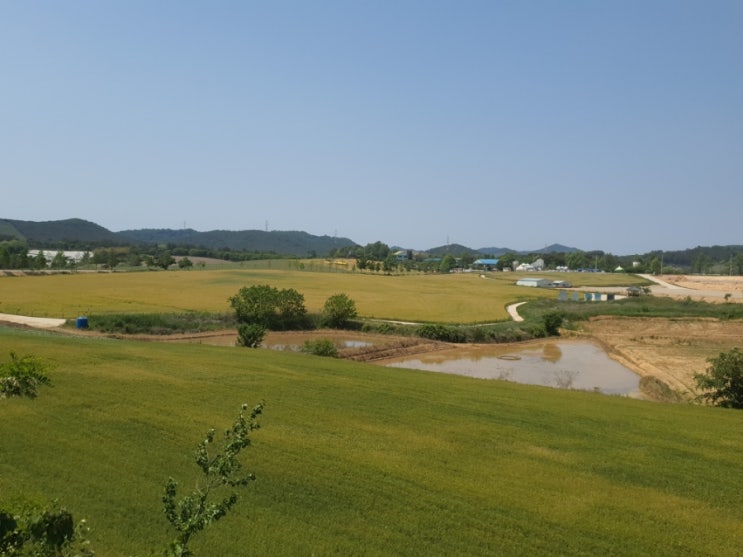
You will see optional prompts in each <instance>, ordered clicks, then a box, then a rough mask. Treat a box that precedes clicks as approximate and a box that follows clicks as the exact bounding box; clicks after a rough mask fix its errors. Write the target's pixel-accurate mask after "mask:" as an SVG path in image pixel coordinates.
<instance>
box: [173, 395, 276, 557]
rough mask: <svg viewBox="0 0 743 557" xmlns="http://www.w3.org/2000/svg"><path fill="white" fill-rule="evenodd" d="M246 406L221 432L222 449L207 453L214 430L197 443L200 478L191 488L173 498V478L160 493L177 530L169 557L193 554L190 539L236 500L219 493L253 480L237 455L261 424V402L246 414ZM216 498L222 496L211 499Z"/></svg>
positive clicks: (234, 496) (224, 512)
mask: <svg viewBox="0 0 743 557" xmlns="http://www.w3.org/2000/svg"><path fill="white" fill-rule="evenodd" d="M247 409H248V405H247V404H243V405H242V410H241V411H240V415H239V416H238V418H237V420H235V423H234V424H232V427H231V428H230V429H228V430H226V431H225V432H224V441H223V442H222V452H220V453H218V454H216V455H214V456H212V455H210V454H209V445H210V444H211V443H213V442H214V435H215V433H216V432H215V430H214V429H210V430H209V431H208V432H207V434H206V437H205V438H204V440H203V441H202V442H201V443H199V446H198V448H197V449H196V453H195V457H196V464H197V465H198V466H199V468H200V469H201V472H202V473H203V479H202V482H201V484H200V485H198V486H197V487H196V489H195V490H194V491H192V492H191V493H190V494H189V495H186V496H184V497H182V498H181V499H180V500H178V501H176V491H177V487H178V484H177V483H176V482H175V480H174V479H173V478H170V479H168V483H167V484H166V486H165V494H164V495H163V505H164V507H165V516H166V517H167V519H168V521H169V522H170V523H171V524H172V525H173V527H174V528H175V529H176V530H177V531H178V535H177V536H176V538H175V540H173V542H172V543H171V544H170V546H169V548H168V551H167V553H166V555H167V556H168V557H186V556H189V555H192V553H191V551H190V550H189V548H188V543H189V541H190V540H191V538H192V537H193V536H194V535H195V534H197V533H198V532H200V531H201V530H203V529H204V528H206V527H207V526H208V525H209V524H211V523H212V522H216V521H217V520H219V519H220V518H222V517H223V516H224V515H225V514H227V512H228V511H229V510H230V509H231V508H232V507H233V506H234V505H235V503H237V494H235V493H234V492H233V493H230V494H229V495H226V496H225V495H223V494H222V492H223V491H224V488H230V487H233V488H234V487H238V486H245V485H247V484H248V483H250V482H251V481H253V480H255V476H254V475H253V474H243V473H242V464H241V463H240V461H239V460H238V459H237V457H238V455H239V454H240V451H242V450H243V449H245V448H246V447H248V446H249V445H250V432H251V431H253V430H255V429H258V428H259V427H260V426H259V425H258V422H257V421H256V418H257V416H258V415H259V414H261V413H262V412H263V404H259V405H257V406H256V407H254V408H253V410H252V411H251V412H250V414H248V415H247V416H246V415H245V413H246V411H247ZM215 497H217V498H219V497H222V499H221V501H214V500H213V499H214V498H215Z"/></svg>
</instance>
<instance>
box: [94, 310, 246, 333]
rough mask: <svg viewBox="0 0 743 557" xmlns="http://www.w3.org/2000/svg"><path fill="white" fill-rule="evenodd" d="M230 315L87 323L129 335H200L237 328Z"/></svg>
mask: <svg viewBox="0 0 743 557" xmlns="http://www.w3.org/2000/svg"><path fill="white" fill-rule="evenodd" d="M234 323H235V320H234V318H233V317H232V316H231V315H230V314H227V313H225V314H218V313H206V312H195V311H192V312H185V313H132V314H110V315H93V316H90V318H89V320H88V326H89V328H90V329H93V330H95V331H100V332H103V333H120V334H127V335H134V334H149V335H168V334H173V333H199V332H203V331H214V330H219V329H226V328H231V327H234Z"/></svg>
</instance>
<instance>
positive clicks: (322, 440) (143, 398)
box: [0, 273, 743, 557]
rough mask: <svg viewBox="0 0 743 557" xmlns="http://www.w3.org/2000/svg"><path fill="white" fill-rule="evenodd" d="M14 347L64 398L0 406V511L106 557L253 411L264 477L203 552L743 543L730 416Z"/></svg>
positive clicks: (181, 356) (112, 344) (97, 350)
mask: <svg viewBox="0 0 743 557" xmlns="http://www.w3.org/2000/svg"><path fill="white" fill-rule="evenodd" d="M162 274H163V275H165V273H162ZM194 274H196V273H194ZM153 276H156V274H153ZM114 277H115V275H114ZM73 278H78V277H73ZM179 278H180V277H179ZM223 278H226V277H223ZM447 278H448V277H447ZM39 280H42V281H43V280H47V279H45V278H39ZM98 280H100V279H98ZM176 280H178V279H176ZM185 280H186V279H184V282H185ZM187 280H191V279H190V278H189V279H187ZM230 280H231V279H230ZM379 280H381V279H379ZM456 280H457V279H452V280H451V282H448V284H450V285H453V284H460V283H457V282H456ZM482 282H483V283H485V282H487V281H484V280H483V281H482ZM473 284H479V282H477V281H473ZM233 286H234V285H233V284H229V288H230V289H231V288H233ZM478 288H479V287H478ZM164 303H166V304H167V303H170V302H164ZM10 350H14V351H15V352H17V353H18V354H19V355H22V354H28V353H31V354H35V355H37V356H39V357H41V358H43V359H45V360H46V361H47V362H49V363H51V364H52V365H53V369H52V371H50V372H49V375H50V377H51V378H52V381H53V383H54V385H53V387H51V388H42V390H41V392H40V395H39V398H38V399H36V400H25V399H24V400H21V399H10V400H4V401H0V415H1V416H2V419H1V420H0V439H1V440H2V445H1V449H0V501H6V500H13V499H14V498H17V497H20V496H21V495H23V496H25V497H27V498H34V499H37V500H40V501H49V500H51V499H58V500H59V501H60V502H62V503H63V504H65V505H66V506H67V507H68V508H69V509H70V510H71V511H73V513H74V514H75V516H76V517H77V518H82V517H86V518H87V519H88V520H89V523H90V525H91V526H92V528H93V532H92V536H91V539H92V541H93V544H94V547H95V549H96V550H97V552H98V553H97V554H98V555H102V556H108V555H111V556H126V555H139V556H140V557H144V556H146V555H148V554H149V553H150V551H151V550H157V549H160V548H162V547H163V545H164V544H165V543H166V542H167V541H169V540H170V539H171V537H172V533H171V532H170V531H169V529H168V524H167V522H166V520H165V517H164V515H163V513H162V507H161V503H160V497H161V494H162V488H163V486H164V484H165V481H166V480H167V478H168V476H173V477H175V478H176V479H178V480H180V481H181V482H182V483H183V484H185V486H186V487H188V488H189V489H190V488H191V487H192V485H193V482H194V480H195V478H196V476H195V471H196V467H195V465H193V464H192V456H191V455H192V452H193V450H194V448H195V446H196V444H197V442H198V441H199V440H200V439H201V438H202V436H203V434H204V433H205V431H206V430H207V429H208V428H210V427H212V426H215V427H217V429H218V430H219V429H220V428H223V427H226V426H228V425H229V424H231V423H232V420H233V418H234V416H235V415H236V413H237V410H238V408H239V405H240V404H241V403H243V402H248V403H249V404H251V405H252V404H254V403H256V402H258V401H259V400H265V401H266V410H265V414H264V415H263V416H262V417H261V419H260V422H261V424H262V428H261V429H260V430H258V431H256V432H255V433H254V435H253V439H254V444H253V446H252V447H251V448H250V449H249V450H248V451H247V452H246V453H245V455H244V456H245V459H244V460H245V462H246V465H247V468H248V469H249V470H252V471H254V472H255V474H256V476H257V481H256V482H254V483H253V484H252V485H251V486H250V487H249V488H248V489H247V490H246V491H245V492H244V493H243V494H242V499H241V501H240V502H239V503H238V505H237V507H236V508H235V510H234V512H233V513H232V514H231V515H230V516H228V517H227V518H225V519H224V520H223V521H221V522H219V523H217V524H215V525H214V526H213V527H211V528H210V529H209V530H207V531H206V532H205V533H203V534H201V535H200V537H197V538H196V539H195V542H196V543H195V544H194V546H193V549H194V550H195V552H196V554H197V555H204V556H206V555H208V556H218V555H219V556H221V555H225V556H227V555H229V556H235V555H241V556H242V555H245V556H250V555H271V556H282V555H291V556H294V555H368V556H376V555H380V556H382V555H384V556H387V555H426V556H428V555H447V556H450V555H653V556H663V555H668V556H678V555H715V556H726V555H728V556H733V555H740V548H741V546H743V506H741V504H740V495H741V493H743V462H742V461H741V459H740V455H741V454H743V435H741V433H742V432H743V423H742V422H741V418H742V417H743V415H741V413H740V412H736V411H730V410H728V411H726V410H722V409H715V408H705V407H697V406H686V405H663V404H658V403H649V402H640V401H636V400H630V399H625V398H619V397H607V396H603V395H598V394H594V393H581V392H572V391H558V390H552V389H547V388H539V387H532V386H525V385H518V384H511V383H506V382H499V381H483V380H473V379H469V378H465V377H459V376H450V375H445V374H438V373H427V372H418V371H412V370H401V369H392V368H381V367H376V366H372V365H365V364H357V363H353V362H348V361H340V360H334V359H324V358H317V357H311V356H306V355H301V354H291V353H278V352H269V351H262V350H249V349H240V348H219V347H209V346H205V345H171V344H158V343H136V342H128V341H115V340H110V339H92V338H79V337H70V336H64V335H55V334H51V333H46V332H33V331H22V330H18V329H13V328H4V327H0V359H2V360H3V361H6V360H7V357H8V352H9V351H10Z"/></svg>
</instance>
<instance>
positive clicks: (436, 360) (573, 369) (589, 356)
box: [384, 341, 640, 396]
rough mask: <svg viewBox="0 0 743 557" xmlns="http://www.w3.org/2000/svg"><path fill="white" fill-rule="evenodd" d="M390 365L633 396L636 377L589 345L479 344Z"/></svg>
mask: <svg viewBox="0 0 743 557" xmlns="http://www.w3.org/2000/svg"><path fill="white" fill-rule="evenodd" d="M384 365H386V366H388V367H402V368H408V369H421V370H427V371H437V372H440V373H454V374H457V375H466V376H468V377H477V378H480V379H504V380H507V381H515V382H517V383H527V384H530V385H544V386H548V387H557V388H562V389H581V390H590V391H600V392H602V393H605V394H621V395H631V396H632V395H637V394H639V384H640V377H639V376H638V375H636V374H635V373H633V372H632V371H630V370H629V369H627V368H626V367H624V366H623V365H621V364H619V363H618V362H615V361H614V360H612V359H611V358H609V356H607V355H606V353H605V352H604V351H603V350H602V349H601V348H599V347H598V346H596V345H595V344H592V343H590V342H580V341H563V342H559V341H558V342H544V343H539V344H535V343H530V344H529V345H528V346H524V347H523V348H520V347H514V346H513V345H510V346H507V347H506V346H498V345H477V346H468V347H462V348H453V349H447V350H441V351H437V352H431V353H428V354H424V355H420V354H417V355H415V356H408V357H401V358H395V359H392V360H387V361H385V362H384Z"/></svg>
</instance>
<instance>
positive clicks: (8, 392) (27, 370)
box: [0, 352, 51, 399]
mask: <svg viewBox="0 0 743 557" xmlns="http://www.w3.org/2000/svg"><path fill="white" fill-rule="evenodd" d="M46 369H47V366H46V365H45V364H44V363H43V362H42V361H41V360H39V359H38V358H36V357H34V356H30V355H27V356H23V357H21V358H19V357H18V356H17V355H16V353H15V352H11V353H10V362H8V363H0V399H3V398H8V397H11V396H25V397H28V398H36V394H37V390H38V387H39V386H40V385H51V381H50V379H49V378H48V377H47V376H46V375H45V372H46Z"/></svg>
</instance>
